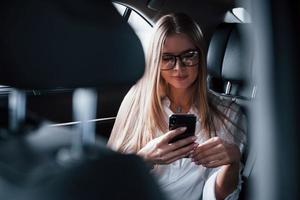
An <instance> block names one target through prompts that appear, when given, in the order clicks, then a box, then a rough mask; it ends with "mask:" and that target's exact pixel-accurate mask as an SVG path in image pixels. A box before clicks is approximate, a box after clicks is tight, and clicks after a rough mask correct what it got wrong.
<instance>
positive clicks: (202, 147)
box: [197, 137, 223, 152]
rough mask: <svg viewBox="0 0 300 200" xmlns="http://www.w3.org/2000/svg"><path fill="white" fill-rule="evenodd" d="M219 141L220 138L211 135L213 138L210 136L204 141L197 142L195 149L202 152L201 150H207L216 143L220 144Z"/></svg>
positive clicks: (220, 140) (220, 141)
mask: <svg viewBox="0 0 300 200" xmlns="http://www.w3.org/2000/svg"><path fill="white" fill-rule="evenodd" d="M221 143H223V141H222V139H221V138H219V137H213V138H210V139H209V140H207V141H205V142H204V143H202V144H199V146H198V148H197V150H198V151H199V152H203V151H205V150H208V149H210V148H212V147H214V146H216V145H218V144H221Z"/></svg>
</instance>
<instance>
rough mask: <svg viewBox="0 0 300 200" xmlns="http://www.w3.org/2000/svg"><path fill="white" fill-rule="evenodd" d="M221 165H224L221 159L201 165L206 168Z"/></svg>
mask: <svg viewBox="0 0 300 200" xmlns="http://www.w3.org/2000/svg"><path fill="white" fill-rule="evenodd" d="M222 165H225V164H224V162H223V161H222V160H218V161H215V162H211V163H207V164H204V165H203V166H204V167H207V168H214V167H220V166H222Z"/></svg>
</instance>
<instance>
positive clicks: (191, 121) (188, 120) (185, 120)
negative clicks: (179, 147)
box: [169, 113, 196, 143]
mask: <svg viewBox="0 0 300 200" xmlns="http://www.w3.org/2000/svg"><path fill="white" fill-rule="evenodd" d="M179 127H186V128H187V129H186V130H185V132H184V133H182V134H180V135H177V136H176V137H175V138H173V139H172V140H171V141H170V143H174V142H176V141H178V140H181V139H184V138H187V137H189V136H194V135H195V128H196V116H195V115H193V114H185V113H175V114H172V115H170V116H169V130H174V129H176V128H179Z"/></svg>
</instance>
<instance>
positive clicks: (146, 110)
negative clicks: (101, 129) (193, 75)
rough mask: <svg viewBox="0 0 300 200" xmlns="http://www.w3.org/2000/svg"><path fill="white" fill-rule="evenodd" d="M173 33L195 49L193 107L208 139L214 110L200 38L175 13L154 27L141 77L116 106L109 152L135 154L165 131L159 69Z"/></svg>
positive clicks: (164, 91)
mask: <svg viewBox="0 0 300 200" xmlns="http://www.w3.org/2000/svg"><path fill="white" fill-rule="evenodd" d="M174 33H184V34H185V35H187V36H188V37H189V38H190V39H191V40H192V42H193V44H194V45H195V46H196V48H197V49H198V50H199V53H200V58H199V59H200V60H199V70H198V71H199V72H198V77H197V79H196V82H195V90H194V98H193V105H194V106H196V108H197V110H198V114H199V118H200V124H201V127H202V128H203V129H204V130H205V132H206V133H207V136H208V137H210V135H209V134H210V130H211V126H212V125H211V124H212V116H211V114H210V110H216V109H215V108H214V106H213V105H212V104H209V103H208V90H207V85H206V63H205V56H204V52H203V47H202V45H203V35H202V32H201V29H200V28H199V26H198V25H197V24H196V23H195V22H194V21H193V20H192V19H191V18H190V17H189V16H187V15H185V14H182V13H175V14H168V15H165V16H163V17H162V18H160V19H159V20H158V22H157V23H156V25H155V27H154V34H153V37H152V40H151V42H150V44H149V49H148V52H147V55H146V69H145V74H144V76H143V77H142V78H141V79H140V80H139V81H138V82H137V83H136V84H135V85H134V86H133V87H132V88H131V89H130V91H129V92H128V93H127V95H126V96H125V98H124V100H123V102H122V104H121V106H120V109H119V112H118V115H117V118H116V121H115V124H114V127H113V130H112V133H111V136H110V138H109V141H108V146H109V147H111V148H112V149H114V150H117V151H121V152H126V153H135V152H137V151H139V150H140V149H141V148H142V147H143V146H144V145H146V144H147V143H148V142H149V141H150V140H152V139H153V138H155V137H156V133H157V131H158V130H160V131H162V132H167V130H168V127H167V122H166V121H165V119H166V113H165V111H164V109H163V106H162V99H163V97H165V96H166V95H167V90H168V86H167V84H166V83H165V81H164V80H163V79H162V78H161V76H160V67H159V66H160V60H161V52H162V48H163V45H164V42H165V39H166V37H168V36H169V35H171V34H174Z"/></svg>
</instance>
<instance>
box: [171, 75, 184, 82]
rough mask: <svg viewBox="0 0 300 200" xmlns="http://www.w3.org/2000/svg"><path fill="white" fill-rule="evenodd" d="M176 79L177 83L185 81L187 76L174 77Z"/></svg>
mask: <svg viewBox="0 0 300 200" xmlns="http://www.w3.org/2000/svg"><path fill="white" fill-rule="evenodd" d="M173 78H174V79H176V80H177V81H183V80H185V79H186V78H187V76H173Z"/></svg>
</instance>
